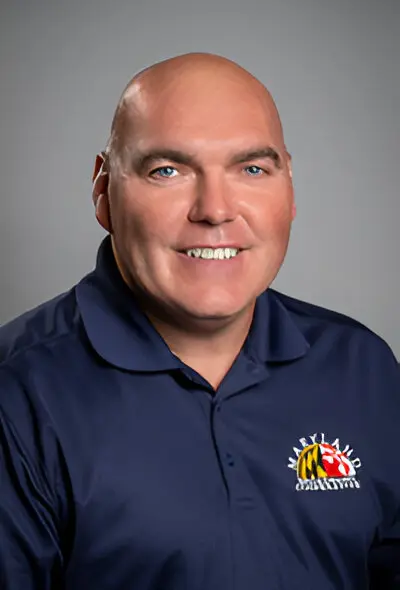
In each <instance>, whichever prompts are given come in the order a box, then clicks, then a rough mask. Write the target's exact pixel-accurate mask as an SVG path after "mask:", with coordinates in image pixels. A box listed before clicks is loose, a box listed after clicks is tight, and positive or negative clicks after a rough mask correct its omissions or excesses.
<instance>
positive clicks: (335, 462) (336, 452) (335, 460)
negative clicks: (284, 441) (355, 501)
mask: <svg viewBox="0 0 400 590" xmlns="http://www.w3.org/2000/svg"><path fill="white" fill-rule="evenodd" d="M300 444H301V446H302V448H301V449H299V448H297V447H293V451H294V454H295V456H296V458H294V457H290V458H289V464H288V467H289V468H290V469H293V470H295V471H296V473H297V484H296V490H298V491H301V490H322V491H325V490H342V489H345V488H359V487H360V482H359V481H358V480H357V478H356V474H357V473H356V470H357V469H359V468H360V467H361V461H360V459H359V458H358V457H357V458H352V455H353V452H354V451H353V449H352V448H350V447H349V445H346V446H345V447H344V448H343V449H342V450H341V449H340V444H339V439H336V440H335V441H334V442H332V443H329V442H328V441H327V440H325V434H323V433H321V434H319V435H318V434H313V435H312V436H310V437H308V438H301V439H300Z"/></svg>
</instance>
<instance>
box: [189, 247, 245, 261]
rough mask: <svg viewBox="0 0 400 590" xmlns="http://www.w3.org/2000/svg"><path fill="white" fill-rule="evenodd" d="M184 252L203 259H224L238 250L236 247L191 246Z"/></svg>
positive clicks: (237, 252) (235, 253)
mask: <svg viewBox="0 0 400 590" xmlns="http://www.w3.org/2000/svg"><path fill="white" fill-rule="evenodd" d="M186 254H187V255H188V256H191V257H192V258H203V259H204V260H225V259H229V258H234V257H235V256H237V255H238V254H239V250H238V249H237V248H192V249H191V250H186Z"/></svg>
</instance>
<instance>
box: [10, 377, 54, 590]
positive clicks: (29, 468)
mask: <svg viewBox="0 0 400 590" xmlns="http://www.w3.org/2000/svg"><path fill="white" fill-rule="evenodd" d="M17 393H18V392H17V391H16V387H15V383H14V384H13V386H11V387H7V391H4V379H1V378H0V402H5V403H3V404H2V403H0V588H1V589H2V590H50V589H51V590H53V589H56V588H57V589H59V588H62V583H60V581H61V571H62V567H63V559H62V551H61V548H60V543H59V541H58V538H59V534H58V531H59V519H58V517H57V510H56V508H55V504H56V503H55V502H54V497H55V494H54V493H52V490H51V489H50V486H49V482H48V480H47V478H46V475H45V471H44V469H43V467H42V466H41V464H40V455H41V454H43V449H41V448H40V437H39V435H38V434H37V433H38V425H37V424H35V417H34V416H35V413H34V411H33V409H32V407H29V406H27V405H26V404H21V403H20V402H19V401H18V396H17V395H16V394H17ZM19 398H21V396H19ZM4 408H6V409H9V408H12V409H13V414H14V416H13V417H14V418H17V419H18V422H15V421H14V422H12V421H11V420H10V416H9V413H6V412H5V411H4ZM15 423H18V429H17V428H16V426H15V425H14V424H15ZM21 433H22V434H23V436H22V435H21ZM30 443H32V445H33V446H31V444H30ZM35 445H36V446H35Z"/></svg>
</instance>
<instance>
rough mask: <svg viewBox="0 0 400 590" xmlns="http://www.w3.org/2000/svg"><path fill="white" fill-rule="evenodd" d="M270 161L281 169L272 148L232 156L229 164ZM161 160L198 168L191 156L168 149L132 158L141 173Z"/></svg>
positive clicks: (279, 160)
mask: <svg viewBox="0 0 400 590" xmlns="http://www.w3.org/2000/svg"><path fill="white" fill-rule="evenodd" d="M264 159H270V160H272V161H273V162H274V164H275V167H276V168H278V169H279V168H282V159H281V156H280V155H279V153H278V152H277V150H276V149H275V148H273V147H272V146H265V147H261V148H254V149H249V150H245V151H242V152H239V153H237V154H233V155H232V156H231V158H230V159H229V163H230V164H242V163H245V162H250V161H252V160H264ZM161 160H169V161H171V162H175V163H177V164H183V165H185V166H198V161H197V159H196V157H195V156H194V155H193V154H189V153H185V152H182V151H181V150H174V149H170V148H154V149H152V150H149V151H148V152H138V153H137V154H136V155H135V156H134V157H133V165H134V168H135V169H136V170H137V171H139V172H142V171H143V170H145V169H146V168H148V167H149V166H151V165H152V164H154V163H155V162H157V161H161Z"/></svg>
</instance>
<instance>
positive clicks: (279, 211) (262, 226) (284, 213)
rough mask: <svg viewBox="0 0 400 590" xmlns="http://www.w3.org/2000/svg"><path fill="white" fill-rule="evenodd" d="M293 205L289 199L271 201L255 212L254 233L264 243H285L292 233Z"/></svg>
mask: <svg viewBox="0 0 400 590" xmlns="http://www.w3.org/2000/svg"><path fill="white" fill-rule="evenodd" d="M292 219H293V205H292V202H291V201H290V200H289V199H282V200H280V199H276V200H275V199H274V200H273V199H271V200H269V201H268V202H264V203H263V204H262V206H260V207H258V208H257V211H256V212H253V220H254V222H253V223H254V225H253V227H254V233H255V234H256V236H257V238H259V239H260V240H261V241H263V242H270V241H271V240H274V241H276V240H279V239H282V241H285V240H286V239H287V237H288V235H289V233H290V227H291V222H292Z"/></svg>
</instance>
